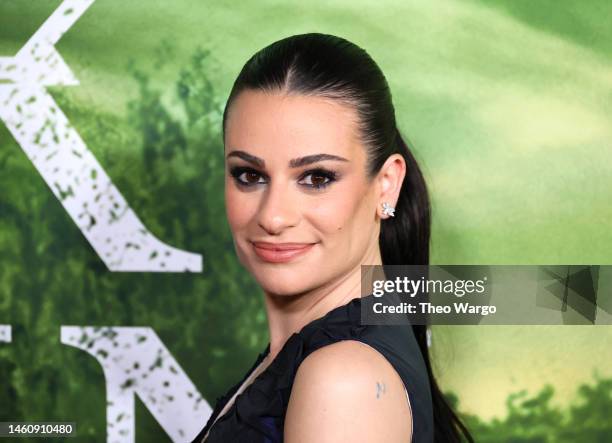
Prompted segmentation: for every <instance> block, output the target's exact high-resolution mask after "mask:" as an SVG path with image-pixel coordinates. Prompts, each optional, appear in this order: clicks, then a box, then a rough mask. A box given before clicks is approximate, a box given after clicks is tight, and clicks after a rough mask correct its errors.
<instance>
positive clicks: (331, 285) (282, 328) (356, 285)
mask: <svg viewBox="0 0 612 443" xmlns="http://www.w3.org/2000/svg"><path fill="white" fill-rule="evenodd" d="M368 258H369V259H368V260H363V261H362V262H361V263H359V264H358V265H357V266H356V267H354V268H353V269H351V270H350V271H349V272H348V273H346V274H344V275H342V276H341V278H339V279H336V280H333V281H330V282H328V283H326V284H325V285H323V286H320V287H317V288H315V289H312V290H309V291H306V292H303V293H301V294H297V295H290V296H288V295H278V294H270V293H268V292H265V307H266V312H267V316H268V327H269V333H270V353H269V354H268V359H269V361H271V360H273V359H274V358H275V357H276V355H277V354H278V352H279V351H280V350H281V349H282V347H283V345H284V344H285V343H286V341H287V340H288V339H289V337H290V336H291V335H292V334H293V333H295V332H299V331H300V330H301V329H302V328H303V327H304V326H305V325H307V324H308V323H310V322H311V321H313V320H316V319H318V318H320V317H323V316H324V315H325V314H327V313H328V312H329V311H331V310H332V309H334V308H337V307H339V306H342V305H345V304H347V303H349V302H350V301H351V300H353V299H355V298H359V297H361V265H362V264H371V265H381V264H382V260H381V257H380V251H379V250H378V248H376V250H375V251H372V252H371V253H370V254H368Z"/></svg>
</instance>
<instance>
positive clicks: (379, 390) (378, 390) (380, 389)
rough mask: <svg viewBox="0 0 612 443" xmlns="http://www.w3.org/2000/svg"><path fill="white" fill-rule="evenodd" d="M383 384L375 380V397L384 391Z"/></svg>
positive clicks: (378, 396)
mask: <svg viewBox="0 0 612 443" xmlns="http://www.w3.org/2000/svg"><path fill="white" fill-rule="evenodd" d="M385 389H386V387H385V384H384V383H379V382H376V398H380V396H381V395H382V394H384V393H385Z"/></svg>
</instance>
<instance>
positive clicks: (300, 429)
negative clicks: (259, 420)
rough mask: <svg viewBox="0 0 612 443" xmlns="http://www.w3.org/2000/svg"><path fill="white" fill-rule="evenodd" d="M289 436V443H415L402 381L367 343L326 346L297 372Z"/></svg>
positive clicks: (289, 411)
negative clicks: (411, 440) (412, 441)
mask: <svg viewBox="0 0 612 443" xmlns="http://www.w3.org/2000/svg"><path fill="white" fill-rule="evenodd" d="M284 432H285V439H286V441H287V442H288V443H296V442H309V441H318V442H324V443H325V442H337V441H371V442H406V441H410V439H409V438H408V436H410V434H411V432H412V414H411V411H410V406H409V404H408V400H407V399H406V393H405V391H404V384H403V382H402V379H401V378H400V376H399V374H398V373H397V372H396V371H395V369H394V368H393V366H392V365H391V364H390V363H389V361H388V360H387V359H386V358H385V357H384V356H383V355H382V354H381V353H379V352H378V351H377V350H375V349H373V348H371V347H370V346H368V345H366V344H364V343H361V342H359V341H356V340H341V341H339V342H336V343H333V344H330V345H326V346H323V347H322V348H320V349H318V350H316V351H314V352H312V353H311V354H310V355H309V356H308V357H306V358H305V359H304V361H303V362H302V363H301V364H300V366H299V368H298V371H297V373H296V376H295V381H294V383H293V388H292V390H291V396H290V399H289V405H288V407H287V414H286V418H285V430H284Z"/></svg>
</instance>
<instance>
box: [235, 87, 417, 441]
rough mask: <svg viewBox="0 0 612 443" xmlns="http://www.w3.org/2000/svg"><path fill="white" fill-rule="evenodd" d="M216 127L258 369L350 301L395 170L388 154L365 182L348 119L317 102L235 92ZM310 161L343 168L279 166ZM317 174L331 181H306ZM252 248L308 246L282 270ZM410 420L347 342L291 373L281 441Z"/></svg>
mask: <svg viewBox="0 0 612 443" xmlns="http://www.w3.org/2000/svg"><path fill="white" fill-rule="evenodd" d="M225 129H226V130H225V140H224V144H225V171H226V175H225V177H226V178H225V201H226V211H227V219H228V222H229V225H230V228H231V230H232V233H233V239H234V247H235V250H236V253H237V256H238V258H239V260H240V262H241V264H242V265H243V266H244V267H245V268H246V269H247V270H248V271H249V272H250V273H251V274H252V275H253V276H254V278H255V279H256V280H257V282H258V283H259V284H260V286H261V287H262V289H263V291H264V295H265V299H264V300H265V307H266V313H267V317H268V326H269V333H270V354H269V355H268V362H267V364H269V362H270V361H272V360H273V359H274V357H275V356H276V355H277V354H278V352H279V351H280V350H281V348H282V346H283V345H284V343H285V342H286V341H287V339H288V338H289V336H291V335H292V334H293V333H294V332H298V331H299V330H300V329H301V328H302V327H303V326H304V325H306V324H307V323H309V322H310V321H312V320H314V319H317V318H320V317H321V316H323V315H325V314H326V313H327V312H329V311H330V310H331V309H333V308H335V307H337V306H341V305H344V304H346V303H348V302H349V301H350V300H352V299H354V298H357V297H360V296H361V268H360V267H361V265H362V264H364V265H365V264H368V265H380V264H382V260H381V255H380V248H379V245H378V237H379V234H380V223H381V220H382V219H383V218H386V217H387V216H386V215H383V214H382V202H384V201H386V202H388V203H389V204H391V206H395V205H396V203H397V199H398V196H399V191H400V187H401V184H402V181H403V179H404V176H405V174H406V164H405V162H404V159H403V158H402V156H401V155H399V154H393V155H392V156H390V157H389V158H388V159H387V160H386V162H385V164H384V165H383V167H382V168H381V170H380V171H379V173H378V174H377V175H376V176H375V177H374V178H373V179H372V180H368V179H367V177H366V151H365V147H364V145H363V143H362V142H361V140H360V138H359V133H358V130H357V114H356V112H355V110H354V109H353V108H352V107H350V106H348V105H346V104H343V103H341V102H338V101H335V100H332V99H328V98H323V97H315V96H304V95H290V94H287V93H285V92H283V91H276V92H263V91H252V90H247V91H243V92H242V93H240V95H238V96H237V97H236V99H235V101H234V102H233V104H232V105H231V107H230V109H229V113H228V116H227V121H226V128H225ZM245 154H246V155H245ZM315 154H328V155H333V156H336V157H340V158H342V159H344V160H330V159H327V160H320V161H317V162H316V163H311V164H307V165H301V166H299V167H291V166H290V161H291V160H292V159H296V158H301V157H306V156H311V155H315ZM253 157H256V158H257V159H259V160H260V163H257V164H256V163H254V162H253V160H249V159H252V158H253ZM261 162H263V163H264V164H263V165H262V164H261ZM245 168H246V169H245ZM320 168H323V169H324V170H325V171H333V172H334V173H335V174H336V175H335V179H334V180H330V178H329V177H327V176H325V175H321V173H319V172H314V173H313V172H312V170H313V169H320ZM309 171H311V172H309ZM317 184H318V185H321V184H327V186H324V187H321V188H319V189H317V188H315V187H314V185H317ZM252 241H265V242H280V243H284V242H297V243H313V244H314V246H313V247H312V248H311V249H310V250H309V251H308V252H307V253H305V254H303V255H301V256H299V257H296V258H294V259H293V260H292V261H290V262H287V263H269V262H266V261H264V260H262V259H261V258H260V257H259V256H258V255H257V254H256V253H255V250H254V248H253V245H252ZM307 387H308V388H307ZM322 405H323V406H322ZM411 422H412V419H411V413H410V409H409V405H408V402H407V400H406V395H405V392H404V387H403V383H402V381H401V379H400V377H399V375H398V374H397V372H396V371H395V370H394V369H393V367H392V366H391V365H390V364H389V362H388V361H387V360H386V359H385V358H384V357H383V356H382V355H380V354H379V353H378V352H377V351H376V350H374V349H372V348H370V347H368V346H364V345H363V344H362V343H359V342H356V341H350V340H347V341H343V342H339V343H334V344H332V345H328V346H325V347H323V348H321V349H319V350H317V351H315V352H313V353H312V354H310V355H309V356H308V357H307V358H306V359H305V360H304V361H303V362H302V364H301V365H300V367H299V369H298V372H297V374H296V379H295V382H294V386H293V389H292V392H291V398H290V402H289V408H288V411H287V417H286V422H285V440H286V441H288V442H290V443H292V442H310V441H317V442H325V441H330V442H331V441H336V442H337V441H351V442H353V441H354V442H358V441H368V442H379V441H380V442H383V441H384V442H395V441H397V442H399V441H409V439H407V438H406V436H407V435H410V429H411V428H410V426H411Z"/></svg>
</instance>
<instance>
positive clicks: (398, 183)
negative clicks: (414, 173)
mask: <svg viewBox="0 0 612 443" xmlns="http://www.w3.org/2000/svg"><path fill="white" fill-rule="evenodd" d="M405 176H406V161H405V160H404V157H402V156H401V155H400V154H392V155H391V156H389V158H388V159H387V160H386V161H385V163H384V164H383V166H382V167H381V168H380V171H378V175H377V178H376V180H377V185H378V196H377V198H378V204H377V208H376V213H377V214H378V216H379V217H380V218H381V219H385V218H389V217H390V215H386V214H383V203H384V202H386V203H388V204H389V205H391V206H392V207H394V208H395V206H396V205H397V201H398V199H399V193H400V190H401V188H402V183H403V182H404V177H405Z"/></svg>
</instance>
